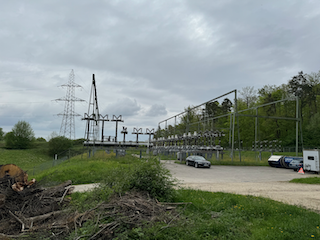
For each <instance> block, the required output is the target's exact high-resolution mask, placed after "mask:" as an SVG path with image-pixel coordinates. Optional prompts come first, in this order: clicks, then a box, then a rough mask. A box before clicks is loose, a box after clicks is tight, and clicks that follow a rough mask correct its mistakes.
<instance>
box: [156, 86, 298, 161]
mask: <svg viewBox="0 0 320 240" xmlns="http://www.w3.org/2000/svg"><path fill="white" fill-rule="evenodd" d="M228 95H233V101H230V100H229V99H228V98H226V99H224V100H223V102H222V105H223V104H224V103H225V105H226V106H228V108H229V109H228V111H226V112H224V113H221V114H219V115H218V114H214V112H213V111H211V113H213V114H210V112H209V110H210V105H211V106H214V104H216V103H218V102H217V100H219V99H222V98H223V97H226V96H228ZM288 102H295V105H296V112H295V117H277V116H264V115H261V114H259V111H258V110H259V109H260V108H262V107H266V106H269V105H272V106H276V105H277V104H286V103H288ZM230 103H231V104H230ZM247 112H249V113H251V114H247ZM194 113H196V115H198V116H201V117H200V119H197V121H194V119H193V121H191V119H190V118H192V117H194V115H195V114H194ZM252 113H253V114H252ZM300 114H301V111H300V106H299V99H298V97H291V98H285V99H282V100H279V101H274V102H270V103H266V104H262V105H259V106H255V107H253V108H248V109H244V110H238V105H237V90H233V91H230V92H228V93H225V94H223V95H221V96H219V97H217V98H214V99H212V100H210V101H207V102H205V103H202V104H200V105H197V106H195V107H192V108H188V109H187V110H186V111H184V112H181V113H179V114H177V115H175V116H173V117H170V118H167V119H165V120H163V121H160V122H159V124H158V132H157V134H156V136H155V138H154V140H153V141H152V143H153V151H154V154H165V155H170V154H174V155H177V157H178V159H180V160H184V159H185V158H186V156H188V155H195V154H196V155H203V156H205V157H207V158H208V159H211V157H212V156H215V158H216V159H217V160H219V159H222V158H223V154H225V152H224V150H228V152H230V157H231V159H232V161H233V158H234V156H235V154H239V159H240V161H241V151H242V150H243V140H241V135H240V128H241V126H240V122H239V117H250V118H253V119H255V123H254V138H255V141H254V142H253V143H250V145H252V148H251V149H250V151H255V152H256V159H260V160H261V153H262V152H263V151H268V152H270V153H271V154H273V152H281V151H282V146H281V141H278V140H277V139H274V140H264V139H260V135H259V128H260V126H259V119H277V120H278V119H279V120H287V121H295V122H296V147H295V151H296V155H298V149H299V135H300V146H301V148H302V147H303V138H302V130H301V129H302V128H301V117H300ZM221 118H227V119H228V120H227V121H226V122H229V126H228V127H224V128H221V127H220V128H218V127H216V124H215V122H216V121H218V120H219V119H221ZM181 122H183V123H184V125H183V129H181V124H180V123H181ZM179 124H180V126H179ZM299 129H300V131H299ZM299 133H300V134H299ZM226 137H227V138H228V139H225V141H224V142H228V144H227V146H221V139H222V138H226Z"/></svg>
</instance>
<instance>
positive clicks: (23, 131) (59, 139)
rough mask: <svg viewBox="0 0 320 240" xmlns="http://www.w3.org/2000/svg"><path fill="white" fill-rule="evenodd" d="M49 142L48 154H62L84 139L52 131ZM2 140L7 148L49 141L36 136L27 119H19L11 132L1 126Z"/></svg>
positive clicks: (22, 147) (21, 147) (31, 146)
mask: <svg viewBox="0 0 320 240" xmlns="http://www.w3.org/2000/svg"><path fill="white" fill-rule="evenodd" d="M49 138H50V139H49V141H48V144H47V148H48V151H47V152H48V154H49V155H50V156H54V154H60V153H61V152H64V151H66V150H68V149H70V148H71V147H72V146H73V145H74V144H79V143H81V144H82V142H83V141H82V139H78V140H71V139H68V138H66V137H64V136H58V134H56V133H52V134H51V136H50V137H49ZM0 141H4V147H5V148H7V149H30V148H34V147H36V145H37V144H36V143H41V142H47V140H46V139H44V138H42V137H39V138H35V134H34V131H33V129H32V127H31V125H30V123H28V122H26V121H18V123H16V124H15V125H14V126H13V128H12V130H11V131H10V132H7V133H5V132H4V131H3V129H2V128H0Z"/></svg>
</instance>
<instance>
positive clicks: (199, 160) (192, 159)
mask: <svg viewBox="0 0 320 240" xmlns="http://www.w3.org/2000/svg"><path fill="white" fill-rule="evenodd" d="M186 165H187V166H190V165H191V166H194V167H195V168H198V167H207V168H210V167H211V163H210V162H209V161H207V160H206V159H205V158H204V157H202V156H197V155H192V156H189V157H187V159H186Z"/></svg>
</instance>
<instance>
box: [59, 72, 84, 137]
mask: <svg viewBox="0 0 320 240" xmlns="http://www.w3.org/2000/svg"><path fill="white" fill-rule="evenodd" d="M61 87H67V93H66V96H65V97H63V98H59V99H56V101H65V105H64V112H63V113H59V114H58V116H62V117H63V118H62V122H61V127H60V134H59V135H60V136H65V137H67V138H69V139H75V117H76V116H81V115H80V114H77V113H76V112H75V102H84V101H85V100H82V99H80V98H76V97H75V88H77V87H81V86H80V85H79V84H76V83H75V82H74V72H73V69H72V70H71V72H70V75H69V81H68V83H67V84H63V85H61Z"/></svg>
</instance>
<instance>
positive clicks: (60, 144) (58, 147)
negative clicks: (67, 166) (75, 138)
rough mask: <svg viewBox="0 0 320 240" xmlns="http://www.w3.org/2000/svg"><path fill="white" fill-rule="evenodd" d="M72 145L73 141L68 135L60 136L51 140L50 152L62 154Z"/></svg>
mask: <svg viewBox="0 0 320 240" xmlns="http://www.w3.org/2000/svg"><path fill="white" fill-rule="evenodd" d="M71 147H72V141H71V140H70V139H68V138H66V137H63V136H59V137H54V138H51V139H50V140H49V154H50V155H54V154H60V153H62V152H64V151H66V150H68V149H69V148H71Z"/></svg>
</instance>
